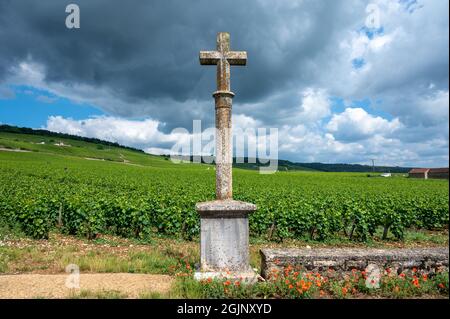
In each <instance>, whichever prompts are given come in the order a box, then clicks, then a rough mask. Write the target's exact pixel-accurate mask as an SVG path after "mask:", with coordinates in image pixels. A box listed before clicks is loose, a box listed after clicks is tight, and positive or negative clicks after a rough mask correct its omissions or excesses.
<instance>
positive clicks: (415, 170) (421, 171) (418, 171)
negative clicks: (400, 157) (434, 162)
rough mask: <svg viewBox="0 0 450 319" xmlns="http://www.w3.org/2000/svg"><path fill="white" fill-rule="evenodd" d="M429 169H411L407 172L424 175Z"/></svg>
mask: <svg viewBox="0 0 450 319" xmlns="http://www.w3.org/2000/svg"><path fill="white" fill-rule="evenodd" d="M429 170H430V169H429V168H413V169H412V170H410V171H409V174H418V173H426V172H428V171H429Z"/></svg>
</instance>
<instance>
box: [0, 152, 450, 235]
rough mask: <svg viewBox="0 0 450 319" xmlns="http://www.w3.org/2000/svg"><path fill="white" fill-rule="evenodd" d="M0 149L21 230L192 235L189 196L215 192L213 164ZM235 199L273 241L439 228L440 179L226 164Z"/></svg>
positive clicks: (4, 200) (11, 212) (5, 208)
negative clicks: (266, 170)
mask: <svg viewBox="0 0 450 319" xmlns="http://www.w3.org/2000/svg"><path fill="white" fill-rule="evenodd" d="M2 156H3V157H0V169H1V170H0V181H1V184H0V222H1V223H6V224H8V225H10V226H11V227H20V228H21V229H22V230H23V231H24V232H25V233H26V234H27V235H28V236H31V237H33V238H46V237H47V236H48V234H49V232H50V231H53V230H59V231H61V232H63V233H67V234H73V235H78V236H85V237H87V238H93V237H95V236H96V235H97V234H101V233H108V234H114V235H120V236H124V237H140V238H144V237H147V236H152V235H155V234H157V235H164V236H173V237H183V238H186V239H191V238H194V237H195V236H198V234H199V216H198V214H197V213H196V211H195V203H197V202H200V201H207V200H212V199H213V198H214V170H213V167H208V166H206V165H197V164H180V165H175V164H171V163H170V162H167V164H165V163H162V164H161V163H158V165H159V166H160V167H157V166H155V167H148V166H147V167H144V166H133V165H126V164H121V163H109V162H100V161H92V160H91V161H89V160H84V159H73V158H71V159H69V158H64V157H57V156H50V155H43V154H32V153H30V154H8V155H2ZM233 175H234V181H233V182H234V198H235V199H237V200H243V201H248V202H252V203H255V204H256V205H257V207H258V210H257V211H256V212H255V213H253V214H252V215H251V216H250V232H251V235H252V236H256V237H257V236H264V237H265V238H268V239H272V240H280V239H284V238H310V239H314V240H325V239H329V238H332V237H334V236H345V237H347V238H349V239H351V240H357V241H366V240H368V239H370V238H371V237H373V236H374V234H375V232H376V231H377V230H378V231H381V232H382V233H383V237H385V238H386V237H387V236H391V235H392V236H394V237H395V238H398V239H401V238H402V237H403V235H404V231H405V229H407V228H411V227H414V228H419V229H442V228H446V227H448V222H449V210H448V208H449V207H448V204H449V202H448V182H447V181H438V180H412V179H408V178H405V177H393V178H386V179H385V178H368V177H367V176H366V175H365V174H359V173H314V172H284V173H276V174H273V175H259V174H258V173H257V172H255V171H244V170H235V171H234V172H233Z"/></svg>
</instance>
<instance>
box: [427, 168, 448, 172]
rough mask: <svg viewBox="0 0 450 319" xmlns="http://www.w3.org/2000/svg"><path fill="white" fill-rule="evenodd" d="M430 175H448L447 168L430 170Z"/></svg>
mask: <svg viewBox="0 0 450 319" xmlns="http://www.w3.org/2000/svg"><path fill="white" fill-rule="evenodd" d="M430 173H448V167H442V168H430Z"/></svg>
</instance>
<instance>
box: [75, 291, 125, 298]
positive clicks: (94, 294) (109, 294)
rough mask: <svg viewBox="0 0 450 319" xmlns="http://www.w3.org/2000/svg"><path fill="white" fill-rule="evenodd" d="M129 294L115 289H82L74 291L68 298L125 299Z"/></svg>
mask: <svg viewBox="0 0 450 319" xmlns="http://www.w3.org/2000/svg"><path fill="white" fill-rule="evenodd" d="M127 297H128V296H127V295H126V294H124V293H122V292H120V291H115V290H102V291H91V290H81V291H80V292H76V293H73V294H72V295H71V296H69V297H68V298H70V299H124V298H127Z"/></svg>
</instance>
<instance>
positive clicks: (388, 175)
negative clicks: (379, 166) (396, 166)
mask: <svg viewBox="0 0 450 319" xmlns="http://www.w3.org/2000/svg"><path fill="white" fill-rule="evenodd" d="M381 176H382V177H391V176H392V174H391V173H383V174H381Z"/></svg>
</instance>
